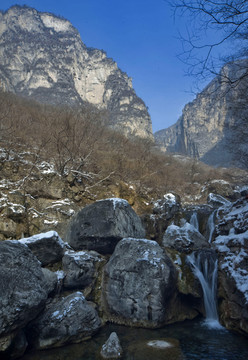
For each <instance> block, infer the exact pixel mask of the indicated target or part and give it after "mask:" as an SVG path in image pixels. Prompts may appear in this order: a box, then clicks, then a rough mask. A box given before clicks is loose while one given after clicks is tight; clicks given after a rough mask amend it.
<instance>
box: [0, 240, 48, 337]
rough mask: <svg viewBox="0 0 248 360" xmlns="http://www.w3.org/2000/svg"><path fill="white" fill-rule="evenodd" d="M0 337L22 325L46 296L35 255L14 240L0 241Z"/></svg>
mask: <svg viewBox="0 0 248 360" xmlns="http://www.w3.org/2000/svg"><path fill="white" fill-rule="evenodd" d="M0 294H1V295H0V336H2V335H6V334H9V333H11V332H13V331H15V330H16V329H20V328H22V327H24V326H25V325H26V324H27V323H28V322H29V321H31V320H32V319H34V318H35V317H36V316H37V314H38V313H39V312H40V311H41V310H42V308H43V306H44V305H45V301H46V299H47V289H46V286H45V278H44V274H43V272H42V269H41V266H40V263H39V261H38V260H37V258H36V257H35V256H34V255H33V254H32V252H31V251H30V250H29V248H28V247H27V246H25V245H23V244H21V243H20V242H19V241H17V240H6V241H3V242H0Z"/></svg>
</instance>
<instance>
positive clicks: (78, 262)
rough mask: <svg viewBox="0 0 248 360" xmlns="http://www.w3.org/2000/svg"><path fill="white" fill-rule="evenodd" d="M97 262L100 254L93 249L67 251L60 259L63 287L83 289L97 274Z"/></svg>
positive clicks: (99, 260) (99, 259)
mask: <svg viewBox="0 0 248 360" xmlns="http://www.w3.org/2000/svg"><path fill="white" fill-rule="evenodd" d="M99 262H101V256H100V255H99V254H98V253H96V252H95V251H78V252H75V251H72V250H70V251H67V252H66V253H65V255H64V257H63V260H62V266H63V271H64V274H65V279H64V287H65V288H68V289H76V288H77V289H83V288H84V287H86V286H88V285H90V284H91V283H92V282H93V280H94V279H95V277H96V275H97V263H99Z"/></svg>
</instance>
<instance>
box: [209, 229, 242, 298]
mask: <svg viewBox="0 0 248 360" xmlns="http://www.w3.org/2000/svg"><path fill="white" fill-rule="evenodd" d="M214 245H215V247H216V249H217V250H218V251H219V253H220V254H221V261H220V268H221V269H222V270H224V271H225V272H226V273H227V274H228V276H229V277H231V278H233V279H234V281H235V283H236V286H237V289H238V290H239V291H240V292H241V293H242V294H243V295H244V298H245V300H246V303H247V304H248V267H247V265H246V264H247V260H248V230H247V231H246V232H244V233H241V234H233V233H231V234H230V235H227V236H221V235H220V236H218V237H217V238H216V239H215V242H214Z"/></svg>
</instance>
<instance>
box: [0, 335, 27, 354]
mask: <svg viewBox="0 0 248 360" xmlns="http://www.w3.org/2000/svg"><path fill="white" fill-rule="evenodd" d="M27 346H28V343H27V339H26V336H25V333H24V331H23V330H20V331H17V332H13V333H11V334H10V335H7V336H4V337H1V338H0V358H1V359H6V360H7V359H10V360H12V359H13V360H14V359H18V358H20V357H21V356H22V355H23V354H24V352H25V350H26V348H27Z"/></svg>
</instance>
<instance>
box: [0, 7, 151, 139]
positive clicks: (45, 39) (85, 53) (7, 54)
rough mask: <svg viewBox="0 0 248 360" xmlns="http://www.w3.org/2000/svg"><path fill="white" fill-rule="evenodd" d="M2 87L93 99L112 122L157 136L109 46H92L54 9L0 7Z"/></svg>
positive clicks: (57, 99) (64, 100) (40, 96)
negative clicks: (109, 54)
mask: <svg viewBox="0 0 248 360" xmlns="http://www.w3.org/2000/svg"><path fill="white" fill-rule="evenodd" d="M0 87H1V88H3V89H4V90H7V91H12V92H14V93H16V94H18V95H22V96H28V97H31V98H33V99H36V100H38V101H40V102H43V103H50V104H58V105H64V104H68V105H73V104H76V105H78V104H81V103H83V102H88V103H90V104H92V105H94V106H97V107H98V108H99V109H103V110H107V113H108V117H109V124H110V126H111V127H114V128H116V129H118V130H121V131H122V132H124V133H125V134H126V135H136V136H139V137H142V138H151V139H152V138H153V135H152V126H151V119H150V116H149V113H148V111H147V107H146V105H145V104H144V102H143V101H142V100H141V99H140V98H139V97H138V96H137V95H136V93H135V91H134V89H133V87H132V80H131V78H129V77H128V76H127V75H126V74H125V73H124V72H122V71H121V70H120V69H119V68H118V66H117V64H116V62H114V61H113V60H112V59H110V58H108V57H107V55H106V53H105V52H104V51H101V50H97V49H92V48H87V47H86V46H85V44H84V43H83V42H82V40H81V38H80V35H79V33H78V31H77V30H76V29H75V28H74V27H73V26H72V24H71V23H70V22H69V21H67V20H65V19H63V18H59V17H56V16H55V15H52V14H50V13H41V12H38V11H36V10H35V9H33V8H29V7H26V6H24V7H20V6H13V7H11V8H10V9H9V10H8V11H6V12H0Z"/></svg>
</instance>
